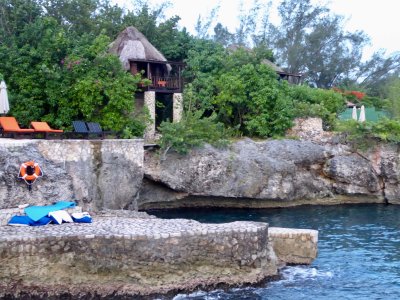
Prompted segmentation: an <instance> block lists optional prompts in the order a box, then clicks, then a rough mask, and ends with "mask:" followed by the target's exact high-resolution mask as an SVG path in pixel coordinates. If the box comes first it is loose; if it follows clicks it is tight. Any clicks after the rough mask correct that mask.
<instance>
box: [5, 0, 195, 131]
mask: <svg viewBox="0 0 400 300" xmlns="http://www.w3.org/2000/svg"><path fill="white" fill-rule="evenodd" d="M0 5H1V10H0V60H1V64H0V73H1V74H3V75H4V78H5V79H6V81H7V85H8V92H9V98H10V102H11V103H10V104H11V111H10V114H12V115H13V116H15V117H16V118H17V119H18V121H20V122H21V123H22V125H24V126H27V125H28V124H29V122H30V121H32V120H43V121H47V122H49V123H50V125H52V126H54V127H57V128H66V129H68V128H70V127H71V122H72V120H77V119H84V120H87V121H95V122H99V123H100V124H101V125H102V126H104V128H107V129H112V130H115V131H120V132H123V136H124V137H131V136H141V135H142V134H143V131H144V128H145V127H146V124H147V123H148V122H149V119H148V118H147V117H146V115H145V114H143V113H142V114H139V113H138V112H134V93H135V91H136V90H137V86H138V85H137V83H138V82H139V81H140V80H141V78H140V76H136V77H134V76H131V75H130V74H128V73H127V72H125V71H124V70H123V69H122V67H121V64H120V62H119V60H118V58H117V57H115V56H113V55H110V54H108V53H107V49H108V45H109V44H110V42H111V41H112V39H114V38H115V37H116V34H117V33H119V32H120V31H121V30H122V29H124V28H125V27H126V26H128V25H135V26H137V27H138V28H139V30H142V31H144V32H146V33H147V34H148V35H150V36H151V38H152V39H153V41H154V43H155V44H157V43H158V44H160V45H168V46H167V47H164V48H165V49H162V50H165V51H166V52H167V53H169V54H171V57H174V58H177V59H181V58H182V56H183V54H182V53H183V52H184V50H182V49H181V47H180V44H184V43H185V42H186V41H185V38H187V37H188V36H189V35H188V34H187V33H185V31H178V30H177V29H176V24H177V22H178V20H179V18H178V17H174V18H171V19H168V20H166V21H165V22H161V23H160V24H159V25H156V24H157V23H158V21H159V18H160V16H161V14H162V9H163V8H162V7H160V8H159V9H154V10H150V9H149V8H148V6H147V5H142V6H140V9H139V10H138V11H137V12H132V11H127V12H125V11H123V9H121V8H119V7H118V6H115V5H114V6H113V5H111V4H110V2H109V1H107V0H74V1H66V0H61V1H51V0H36V1H28V0H1V2H0ZM78 12H79V13H78ZM166 41H168V43H167V42H166Z"/></svg>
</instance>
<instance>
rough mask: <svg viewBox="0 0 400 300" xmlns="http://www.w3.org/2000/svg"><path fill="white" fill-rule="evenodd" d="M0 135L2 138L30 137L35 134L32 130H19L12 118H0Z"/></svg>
mask: <svg viewBox="0 0 400 300" xmlns="http://www.w3.org/2000/svg"><path fill="white" fill-rule="evenodd" d="M0 127H1V128H0V133H1V135H2V136H3V137H7V136H10V137H13V138H14V137H16V136H17V135H19V136H22V135H28V136H30V137H31V136H32V134H33V133H34V132H35V131H34V130H33V129H24V128H20V127H19V125H18V122H17V120H16V119H15V118H14V117H0Z"/></svg>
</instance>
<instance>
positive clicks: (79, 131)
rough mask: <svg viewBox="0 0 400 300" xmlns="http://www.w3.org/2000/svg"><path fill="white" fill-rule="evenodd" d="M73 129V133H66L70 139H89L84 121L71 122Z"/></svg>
mask: <svg viewBox="0 0 400 300" xmlns="http://www.w3.org/2000/svg"><path fill="white" fill-rule="evenodd" d="M72 126H73V127H74V131H73V132H68V136H69V137H72V138H87V139H88V138H89V129H88V128H87V126H86V122H85V121H72Z"/></svg>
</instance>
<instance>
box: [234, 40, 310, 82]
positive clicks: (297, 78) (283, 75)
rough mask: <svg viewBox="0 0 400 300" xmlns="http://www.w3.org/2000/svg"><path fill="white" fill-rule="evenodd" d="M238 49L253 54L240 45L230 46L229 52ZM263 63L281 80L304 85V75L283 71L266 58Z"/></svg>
mask: <svg viewBox="0 0 400 300" xmlns="http://www.w3.org/2000/svg"><path fill="white" fill-rule="evenodd" d="M238 49H243V50H245V51H248V52H252V50H251V49H250V48H248V47H244V46H240V45H230V46H229V47H228V50H229V51H231V52H234V51H236V50H238ZM261 63H262V64H265V65H267V66H269V67H271V68H272V69H273V70H274V71H275V72H276V74H278V75H279V79H280V80H286V81H287V82H289V83H290V84H301V83H302V76H303V75H302V74H293V73H288V72H286V71H285V70H283V69H282V68H281V67H279V66H278V65H276V64H274V63H273V62H272V61H270V60H269V59H266V58H265V59H263V60H262V61H261Z"/></svg>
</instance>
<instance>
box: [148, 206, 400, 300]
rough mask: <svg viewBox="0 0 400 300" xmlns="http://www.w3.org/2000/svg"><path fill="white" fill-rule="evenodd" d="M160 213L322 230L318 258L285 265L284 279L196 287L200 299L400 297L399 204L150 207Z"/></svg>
mask: <svg viewBox="0 0 400 300" xmlns="http://www.w3.org/2000/svg"><path fill="white" fill-rule="evenodd" d="M150 213H151V214H154V215H157V216H158V217H161V218H190V219H195V220H198V221H200V222H205V223H223V222H231V221H237V220H249V221H250V220H251V221H261V222H267V223H269V224H270V226H277V227H295V228H311V229H317V230H318V231H319V241H318V258H317V259H316V260H315V261H314V262H313V264H312V265H310V266H292V267H287V268H285V269H283V270H282V274H281V275H282V279H280V280H278V281H273V282H267V283H265V284H262V285H261V286H260V287H247V288H235V289H230V290H224V291H223V290H214V291H208V292H205V291H196V292H195V293H192V294H179V295H176V296H175V297H174V300H184V299H191V300H193V299H196V300H202V299H205V300H214V299H249V300H250V299H314V300H316V299H400V232H399V230H400V206H394V205H388V206H386V205H357V206H356V205H354V206H353V205H347V206H304V207H297V208H286V209H263V210H260V209H258V210H256V209H241V210H238V209H233V210H231V209H223V210H220V209H218V210H216V209H193V210H171V211H151V212H150Z"/></svg>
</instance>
